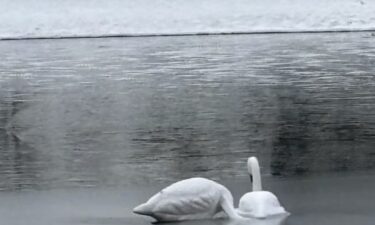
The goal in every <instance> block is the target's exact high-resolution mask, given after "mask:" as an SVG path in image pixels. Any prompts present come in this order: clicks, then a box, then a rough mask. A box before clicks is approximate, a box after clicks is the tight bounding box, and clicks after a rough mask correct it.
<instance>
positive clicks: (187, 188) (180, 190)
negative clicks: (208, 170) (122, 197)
mask: <svg viewBox="0 0 375 225" xmlns="http://www.w3.org/2000/svg"><path fill="white" fill-rule="evenodd" d="M223 211H224V212H225V213H226V214H227V215H228V216H229V217H230V218H240V216H239V215H238V214H237V213H236V211H235V209H234V207H233V197H232V194H231V193H230V191H229V190H228V189H227V188H226V187H224V186H223V185H221V184H219V183H216V182H214V181H212V180H208V179H205V178H190V179H186V180H182V181H179V182H176V183H174V184H172V185H170V186H168V187H166V188H164V189H163V190H161V191H160V192H158V193H157V194H155V195H154V196H152V197H151V198H150V199H149V200H148V201H147V202H146V203H144V204H141V205H139V206H137V207H135V208H134V209H133V212H134V213H137V214H141V215H146V216H151V217H153V218H155V219H156V220H157V221H159V222H161V221H163V222H168V221H182V220H196V219H211V218H214V217H215V215H219V214H220V213H221V212H223Z"/></svg>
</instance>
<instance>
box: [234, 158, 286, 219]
mask: <svg viewBox="0 0 375 225" xmlns="http://www.w3.org/2000/svg"><path fill="white" fill-rule="evenodd" d="M247 168H248V172H249V174H250V179H251V181H252V183H253V187H252V188H253V191H252V192H248V193H246V194H245V195H243V196H242V197H241V199H240V202H239V207H238V209H237V210H236V211H237V213H238V214H239V215H240V216H242V217H253V218H259V219H260V218H266V217H269V216H273V215H279V214H289V213H288V212H287V211H285V209H284V208H283V207H282V206H281V205H280V202H279V200H278V199H277V197H276V196H275V195H274V194H273V193H271V192H269V191H262V181H261V176H260V168H259V163H258V160H257V158H256V157H250V158H249V159H248V160H247Z"/></svg>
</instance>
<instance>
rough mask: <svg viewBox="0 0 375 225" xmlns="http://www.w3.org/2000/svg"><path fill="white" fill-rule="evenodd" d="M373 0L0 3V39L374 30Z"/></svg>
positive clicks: (12, 0) (36, 0)
mask: <svg viewBox="0 0 375 225" xmlns="http://www.w3.org/2000/svg"><path fill="white" fill-rule="evenodd" d="M374 12H375V1H373V0H371V1H370V0H313V1H310V0H0V38H25V37H28V38H32V37H64V36H108V35H151V34H159V35H163V34H195V33H232V32H250V33H251V32H280V31H282V32H293V31H334V30H373V29H375V13H374Z"/></svg>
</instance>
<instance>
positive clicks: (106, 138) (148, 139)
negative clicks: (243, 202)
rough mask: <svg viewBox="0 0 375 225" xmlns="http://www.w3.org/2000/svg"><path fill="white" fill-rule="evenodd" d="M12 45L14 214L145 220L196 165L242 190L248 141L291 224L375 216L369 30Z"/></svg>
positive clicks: (8, 198)
mask: <svg viewBox="0 0 375 225" xmlns="http://www.w3.org/2000/svg"><path fill="white" fill-rule="evenodd" d="M0 59H1V60H0V189H1V190H2V192H0V198H1V199H2V200H1V201H0V202H1V203H0V221H1V220H2V219H1V218H3V221H4V220H5V221H6V224H10V225H13V224H17V225H18V224H145V223H148V222H147V220H145V219H143V218H140V217H137V216H134V215H132V214H131V213H130V209H131V208H132V207H133V206H134V205H137V204H138V203H139V202H141V201H144V200H145V199H147V198H148V197H149V196H150V195H151V194H153V193H154V192H156V191H158V190H159V188H162V187H163V186H165V185H166V184H169V183H171V182H174V181H177V180H180V179H183V178H188V177H191V176H203V177H207V178H211V179H214V180H217V181H219V182H222V183H224V184H227V185H228V187H231V190H232V191H233V194H234V195H235V197H236V199H238V198H239V197H240V195H242V194H243V193H244V192H246V191H248V188H247V187H248V183H247V174H246V169H245V161H246V158H247V157H248V156H251V155H256V156H258V157H259V159H260V161H261V164H262V170H263V171H262V172H263V176H264V178H265V180H266V182H268V184H269V186H268V187H269V189H271V190H272V191H274V192H275V193H277V194H278V195H279V196H280V198H281V200H282V201H283V203H284V205H285V206H286V208H287V209H288V210H289V211H291V212H292V216H291V217H290V218H288V220H287V224H372V223H373V221H375V217H374V215H375V213H374V212H375V203H373V202H372V201H370V200H369V199H371V198H372V199H374V194H373V190H374V187H375V181H374V179H373V175H374V173H373V172H372V171H374V169H375V67H374V65H375V39H374V38H371V35H370V34H367V33H354V34H350V33H341V34H290V35H239V36H201V37H160V38H120V39H79V40H77V39H76V40H74V39H72V40H34V41H2V42H0ZM278 175H282V176H278ZM318 175H319V176H318ZM73 206H75V207H73ZM76 207H78V208H82V209H83V210H77V208H76ZM47 210H49V211H50V212H51V213H47V214H48V216H46V218H45V220H43V219H42V218H44V217H43V216H41V215H43V214H45V212H46V211H47ZM60 217H61V218H60ZM4 218H5V219H4ZM205 223H206V224H211V223H213V224H218V223H219V224H220V223H224V224H227V223H228V222H227V221H226V222H225V221H224V222H223V221H221V222H218V221H215V222H212V221H206V222H205ZM259 223H260V224H264V225H272V223H274V222H264V221H263V222H259ZM193 224H199V223H194V222H193ZM252 224H256V223H255V222H253V223H252Z"/></svg>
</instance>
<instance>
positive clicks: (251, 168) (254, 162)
mask: <svg viewBox="0 0 375 225" xmlns="http://www.w3.org/2000/svg"><path fill="white" fill-rule="evenodd" d="M247 172H248V173H249V176H250V182H251V183H252V184H253V191H260V190H261V189H262V183H261V178H260V168H259V163H258V159H257V158H256V157H254V156H253V157H249V158H248V159H247Z"/></svg>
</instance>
